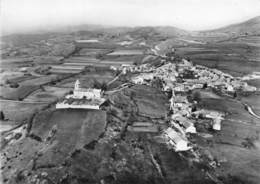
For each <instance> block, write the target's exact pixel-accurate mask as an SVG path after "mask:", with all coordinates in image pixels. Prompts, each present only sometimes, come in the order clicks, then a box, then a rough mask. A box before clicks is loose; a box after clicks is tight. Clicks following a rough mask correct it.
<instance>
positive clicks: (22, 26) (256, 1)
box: [0, 0, 260, 32]
mask: <svg viewBox="0 0 260 184" xmlns="http://www.w3.org/2000/svg"><path fill="white" fill-rule="evenodd" d="M0 8H1V11H0V16H1V17H0V18H1V28H2V30H3V31H4V32H19V31H26V30H34V29H44V28H48V27H56V26H71V25H72V26H73V25H80V24H101V25H112V26H175V27H178V28H182V29H186V30H207V29H214V28H219V27H222V26H226V25H229V24H233V23H238V22H242V21H245V20H247V19H250V18H252V17H255V16H259V15H260V0H1V6H0Z"/></svg>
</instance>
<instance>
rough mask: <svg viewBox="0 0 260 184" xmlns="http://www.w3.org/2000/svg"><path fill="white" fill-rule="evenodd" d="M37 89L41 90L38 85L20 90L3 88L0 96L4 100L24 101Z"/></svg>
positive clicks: (22, 87)
mask: <svg viewBox="0 0 260 184" xmlns="http://www.w3.org/2000/svg"><path fill="white" fill-rule="evenodd" d="M37 89H39V86H37V85H28V86H20V87H18V88H9V87H1V88H0V95H1V97H2V98H4V99H9V100H23V99H24V98H26V97H27V96H28V95H29V94H31V93H32V92H34V91H35V90H37Z"/></svg>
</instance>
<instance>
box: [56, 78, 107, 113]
mask: <svg viewBox="0 0 260 184" xmlns="http://www.w3.org/2000/svg"><path fill="white" fill-rule="evenodd" d="M104 102H105V99H104V98H102V91H101V89H86V88H82V87H81V86H80V82H79V80H76V82H75V85H74V91H73V94H68V95H66V96H65V99H64V100H63V101H61V102H59V103H57V104H56V108H57V109H67V108H72V109H100V106H101V105H102V104H103V103H104Z"/></svg>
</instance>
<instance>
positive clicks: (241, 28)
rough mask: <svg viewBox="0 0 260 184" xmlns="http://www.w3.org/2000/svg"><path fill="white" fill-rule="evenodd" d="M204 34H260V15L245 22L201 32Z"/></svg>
mask: <svg viewBox="0 0 260 184" xmlns="http://www.w3.org/2000/svg"><path fill="white" fill-rule="evenodd" d="M200 34H202V35H209V34H227V35H229V36H242V35H259V34H260V16H258V17H255V18H252V19H249V20H247V21H245V22H241V23H238V24H232V25H229V26H226V27H222V28H219V29H214V30H208V31H202V32H200Z"/></svg>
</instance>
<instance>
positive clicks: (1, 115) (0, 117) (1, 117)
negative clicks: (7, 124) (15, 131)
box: [0, 111, 5, 120]
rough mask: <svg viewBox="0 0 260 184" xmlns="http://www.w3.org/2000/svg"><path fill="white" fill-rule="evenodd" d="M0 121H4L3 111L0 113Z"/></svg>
mask: <svg viewBox="0 0 260 184" xmlns="http://www.w3.org/2000/svg"><path fill="white" fill-rule="evenodd" d="M0 120H5V115H4V112H3V111H0Z"/></svg>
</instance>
